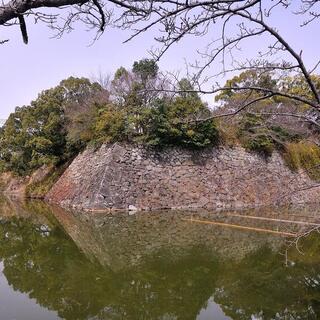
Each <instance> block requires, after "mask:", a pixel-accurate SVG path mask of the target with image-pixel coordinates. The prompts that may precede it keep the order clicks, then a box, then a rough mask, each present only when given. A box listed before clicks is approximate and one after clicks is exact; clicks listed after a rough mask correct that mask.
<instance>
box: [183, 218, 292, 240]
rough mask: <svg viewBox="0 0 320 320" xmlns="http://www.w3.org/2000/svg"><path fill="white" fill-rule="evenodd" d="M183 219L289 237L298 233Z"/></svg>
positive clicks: (196, 220)
mask: <svg viewBox="0 0 320 320" xmlns="http://www.w3.org/2000/svg"><path fill="white" fill-rule="evenodd" d="M182 220H183V221H189V222H197V223H204V224H213V225H217V226H222V227H228V228H236V229H242V230H251V231H257V232H266V233H273V234H279V235H283V236H289V237H296V236H297V234H295V233H291V232H281V231H275V230H270V229H261V228H253V227H245V226H240V225H238V224H229V223H223V222H216V221H207V220H198V219H184V218H182Z"/></svg>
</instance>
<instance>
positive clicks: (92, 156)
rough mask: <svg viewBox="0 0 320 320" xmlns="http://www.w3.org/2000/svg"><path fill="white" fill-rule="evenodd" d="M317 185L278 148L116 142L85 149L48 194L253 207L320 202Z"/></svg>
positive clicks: (84, 204)
mask: <svg viewBox="0 0 320 320" xmlns="http://www.w3.org/2000/svg"><path fill="white" fill-rule="evenodd" d="M314 184H315V182H313V181H311V180H310V179H309V177H308V176H307V175H306V174H305V173H304V172H299V173H295V172H292V171H290V169H289V168H288V167H287V166H286V165H285V163H284V161H283V159H282V158H281V156H280V155H279V154H278V153H274V154H273V156H272V157H270V158H268V159H264V158H262V157H260V156H259V155H257V154H253V153H248V152H246V151H245V150H244V149H243V148H240V147H236V148H232V149H231V148H212V149H208V150H205V151H186V150H182V149H177V148H171V149H165V150H162V151H154V150H148V149H145V148H142V147H133V146H127V145H119V144H113V145H103V146H102V147H101V148H100V149H98V150H96V151H94V150H92V149H87V150H86V151H84V152H83V153H82V154H80V155H79V156H78V157H77V158H76V159H75V160H74V161H73V163H72V164H71V165H70V167H69V168H68V169H67V170H66V172H65V173H64V174H63V175H62V177H61V178H60V179H59V180H58V182H57V183H56V184H55V185H54V187H53V188H52V190H51V191H50V192H49V194H48V196H47V199H48V200H49V201H51V202H54V203H58V204H60V205H62V206H66V207H76V208H81V209H85V210H92V211H94V210H97V211H99V210H107V209H112V210H113V209H119V210H123V209H125V210H126V209H130V208H132V209H135V208H136V209H138V210H156V209H165V208H171V209H193V208H207V209H227V208H245V207H255V206H261V205H274V204H285V203H307V202H318V201H319V199H320V198H319V195H320V188H310V187H311V186H313V185H314Z"/></svg>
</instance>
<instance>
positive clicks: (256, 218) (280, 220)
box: [228, 214, 320, 227]
mask: <svg viewBox="0 0 320 320" xmlns="http://www.w3.org/2000/svg"><path fill="white" fill-rule="evenodd" d="M228 216H232V217H240V218H247V219H255V220H266V221H275V222H285V223H295V224H303V225H308V226H319V227H320V224H319V223H313V222H305V221H294V220H285V219H275V218H265V217H256V216H247V215H242V214H228Z"/></svg>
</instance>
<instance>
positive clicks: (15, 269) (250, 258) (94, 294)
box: [0, 203, 320, 320]
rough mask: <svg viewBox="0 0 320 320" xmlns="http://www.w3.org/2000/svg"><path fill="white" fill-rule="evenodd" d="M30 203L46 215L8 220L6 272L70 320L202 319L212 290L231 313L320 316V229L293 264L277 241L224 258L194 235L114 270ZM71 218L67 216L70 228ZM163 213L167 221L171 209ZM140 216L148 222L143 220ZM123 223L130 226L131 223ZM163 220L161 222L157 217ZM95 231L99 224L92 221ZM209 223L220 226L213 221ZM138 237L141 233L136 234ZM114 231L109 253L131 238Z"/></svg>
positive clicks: (4, 229) (3, 233)
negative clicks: (89, 255) (200, 315)
mask: <svg viewBox="0 0 320 320" xmlns="http://www.w3.org/2000/svg"><path fill="white" fill-rule="evenodd" d="M24 209H25V212H27V211H28V210H29V211H31V212H37V215H35V214H33V215H32V214H30V215H26V214H25V215H17V217H12V215H11V216H10V215H7V218H3V219H2V220H1V223H0V239H1V246H0V259H1V260H2V261H3V264H4V274H5V276H6V277H7V279H8V282H9V284H10V285H11V286H12V287H13V288H14V289H15V290H18V291H21V292H25V293H27V294H28V295H29V296H30V297H32V298H35V299H36V300H37V302H38V303H39V304H41V305H43V306H45V307H47V308H48V309H51V310H55V311H57V312H58V314H59V316H60V317H62V318H64V319H67V320H68V319H70V320H71V319H72V320H73V319H90V318H93V319H139V320H140V319H195V318H196V315H197V314H198V313H199V310H201V308H203V307H205V305H206V301H208V300H209V299H210V297H211V296H212V295H213V297H214V300H215V301H216V302H217V303H219V304H220V305H221V307H222V309H223V311H224V312H225V314H226V315H228V316H229V317H231V318H232V319H239V320H242V319H251V316H252V315H256V316H257V318H258V319H260V318H261V319H298V318H299V319H316V318H317V317H319V316H320V308H319V300H320V296H319V293H320V290H319V289H320V288H319V281H318V280H319V275H320V263H319V262H320V261H319V260H320V257H319V255H318V252H319V249H320V248H319V247H320V239H319V237H317V236H316V235H314V236H312V237H310V238H308V239H306V240H304V242H303V243H301V247H302V249H303V250H304V252H305V254H304V255H300V254H298V253H297V252H296V251H294V250H293V249H292V250H291V251H289V261H290V262H291V263H289V267H287V268H286V267H285V265H284V263H283V259H282V257H281V256H280V255H279V254H278V253H276V252H275V251H274V250H272V249H270V246H269V245H266V246H264V247H261V246H260V247H259V246H258V247H257V248H256V249H253V250H252V251H251V252H249V253H247V254H246V255H245V256H241V257H240V258H239V257H238V258H237V259H235V258H234V256H233V255H231V256H230V255H228V254H227V253H226V251H224V252H225V253H224V254H223V258H222V254H221V252H220V253H219V254H218V253H217V251H215V250H212V248H211V243H210V242H208V243H207V244H206V243H202V244H200V243H199V244H197V243H196V242H195V240H196V239H195V238H193V242H194V243H192V242H188V241H187V243H188V245H185V246H183V242H181V243H178V244H176V245H175V247H174V248H173V245H172V243H171V244H169V243H166V241H163V242H159V243H161V246H160V245H159V246H157V247H156V248H153V249H152V250H151V249H148V247H147V246H145V251H144V253H143V255H142V256H141V258H140V259H139V260H135V263H132V264H130V263H128V264H127V266H126V267H125V268H120V269H114V271H112V270H111V268H108V266H102V265H101V264H100V263H98V262H97V261H95V260H94V259H91V261H90V260H89V259H87V258H86V256H85V255H84V253H83V252H82V251H81V250H79V249H78V247H77V246H76V245H75V243H74V242H73V241H72V240H71V239H70V237H69V236H68V235H67V234H66V233H65V232H64V231H63V230H62V228H61V227H60V226H59V224H58V223H57V221H56V220H55V218H54V217H53V216H50V215H49V214H48V210H49V209H48V207H46V206H43V205H41V203H35V204H25V205H24ZM59 214H60V215H61V212H60V213H59ZM36 217H38V218H36ZM59 221H61V222H62V218H61V216H60V217H59ZM72 221H73V220H68V221H65V223H67V222H68V223H69V228H71V225H72V223H71V222H72ZM133 221H134V220H132V222H131V223H139V221H140V220H139V219H138V218H137V219H135V221H136V222H133ZM161 221H162V222H161V223H162V224H165V222H164V221H163V217H162V218H161ZM140 222H143V224H145V221H144V220H143V219H142V221H140ZM154 223H155V222H154ZM120 224H121V225H122V227H125V228H126V230H127V228H128V225H124V224H123V221H122V222H121V223H120ZM170 224H172V219H170ZM147 227H148V228H150V225H147ZM155 227H156V229H158V228H159V225H158V224H157V223H155ZM120 229H121V228H120V227H119V228H118V229H117V230H118V231H120ZM70 230H71V229H70ZM77 230H78V231H79V230H80V231H81V230H82V229H77ZM90 230H91V231H92V232H93V231H94V229H92V225H91V227H90ZM103 230H104V231H106V229H104V228H102V229H100V230H99V228H98V227H97V228H96V232H97V234H96V235H95V237H92V238H91V239H90V241H92V242H94V239H97V238H99V237H100V238H101V237H102V234H101V232H102V231H103ZM107 230H109V231H111V230H110V229H107ZM203 230H204V229H203ZM151 231H152V230H151ZM189 231H190V230H189ZM208 231H210V232H211V233H212V229H208ZM179 232H180V231H179ZM126 233H128V230H127V231H126ZM187 234H188V235H191V234H192V233H187ZM122 236H123V235H122ZM158 236H159V237H161V236H163V235H161V234H159V235H158ZM202 236H203V233H202ZM129 237H131V239H132V241H133V240H134V238H133V235H132V234H129ZM222 238H223V237H222ZM106 239H107V240H108V241H109V243H108V242H104V241H101V242H100V243H99V244H98V246H99V248H100V249H101V250H102V246H103V244H105V250H106V251H109V248H108V246H112V247H113V248H112V250H113V252H112V255H111V256H110V257H113V256H114V254H115V252H116V251H117V250H118V252H123V251H122V249H123V248H121V247H123V246H125V245H128V242H127V243H126V242H125V241H124V240H125V237H124V236H123V239H122V240H121V241H116V240H117V237H116V235H115V234H113V235H112V237H108V236H107V237H106ZM147 239H148V237H147V238H146V239H145V240H147ZM224 239H226V241H229V239H228V238H224ZM118 240H119V239H118ZM140 240H141V241H142V236H141V238H140ZM128 241H129V240H128ZM152 241H156V238H152ZM93 245H94V244H93V243H92V244H90V247H91V246H93ZM219 245H223V241H222V242H221V243H219ZM117 246H119V248H117ZM226 246H228V244H226ZM86 248H89V246H87V247H86ZM133 248H134V247H133V246H130V249H133ZM100 249H99V250H100ZM140 249H141V248H139V250H138V252H139V253H142V251H141V250H140ZM239 250H240V248H239ZM222 252H223V251H222ZM133 254H134V253H133ZM125 261H128V262H130V260H125ZM293 262H294V263H293ZM259 316H260V318H259Z"/></svg>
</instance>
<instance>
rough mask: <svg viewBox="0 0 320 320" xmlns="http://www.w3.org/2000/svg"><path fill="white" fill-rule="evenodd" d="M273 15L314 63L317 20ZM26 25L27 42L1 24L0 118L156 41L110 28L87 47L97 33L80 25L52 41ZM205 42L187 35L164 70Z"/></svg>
mask: <svg viewBox="0 0 320 320" xmlns="http://www.w3.org/2000/svg"><path fill="white" fill-rule="evenodd" d="M272 19H273V21H274V23H275V24H276V25H277V27H279V29H280V30H281V32H282V34H283V35H284V36H285V37H286V38H287V39H288V41H289V42H291V43H292V44H293V45H294V47H295V48H296V49H298V50H299V51H300V49H303V55H304V57H305V59H306V61H307V62H308V64H309V65H310V67H311V65H312V63H314V62H315V61H316V59H317V58H318V57H319V51H320V50H319V49H320V43H319V41H318V35H319V30H318V28H317V24H313V25H311V26H309V27H307V28H306V29H304V30H303V31H297V30H298V24H299V21H298V20H297V19H296V18H292V16H291V15H287V14H286V12H285V11H282V12H279V13H277V14H275V15H274V16H273V17H272ZM28 29H29V40H30V43H29V44H28V45H24V44H23V42H22V40H21V35H20V33H19V30H18V29H17V27H10V28H4V27H0V36H1V39H4V38H6V37H9V38H10V42H9V43H7V44H5V45H1V46H0V90H1V91H0V118H7V116H8V114H9V113H10V112H12V111H13V110H14V108H15V107H16V106H20V105H23V104H28V103H30V101H31V100H32V99H35V98H36V97H37V94H38V93H39V92H40V91H41V90H43V89H47V88H50V87H53V86H55V85H57V84H58V83H59V82H60V81H61V80H62V79H64V78H66V77H68V76H71V75H72V76H85V77H91V76H92V75H94V74H98V73H99V72H100V71H101V72H105V73H113V72H114V71H115V70H116V69H117V68H118V67H120V66H125V67H130V66H131V65H132V63H133V62H134V61H135V60H139V59H141V58H143V57H148V50H149V49H151V47H152V46H154V45H155V44H156V43H155V41H154V39H153V37H154V34H152V33H147V34H143V35H141V36H140V37H138V38H136V39H135V40H133V41H131V42H129V43H127V44H123V43H122V42H123V41H124V40H125V39H126V37H127V36H128V33H127V32H124V31H121V30H116V29H108V30H107V31H106V32H105V33H104V34H103V35H102V36H101V38H100V39H99V40H98V41H96V42H95V43H94V44H93V45H92V46H89V44H90V42H91V40H92V38H93V36H94V34H93V33H90V32H86V31H85V30H83V29H81V28H77V29H76V30H75V31H73V32H72V33H70V34H66V35H65V36H64V37H63V38H62V39H51V38H50V35H52V32H51V30H49V29H48V28H47V27H46V26H44V25H40V24H39V25H32V21H29V22H28ZM209 36H210V35H209ZM207 40H208V38H207V39H197V40H195V39H193V38H187V39H186V40H184V41H182V42H180V43H179V44H178V45H177V46H175V47H173V48H172V49H171V50H170V51H169V52H168V53H167V55H166V56H164V58H163V59H162V60H161V61H160V63H159V65H160V68H161V69H162V70H170V71H174V70H183V69H184V66H185V59H187V60H189V61H192V60H194V59H195V57H196V55H195V53H196V50H197V49H200V48H203V47H204V46H205V44H206V42H207ZM263 44H264V39H259V38H257V39H256V41H255V42H253V43H251V44H250V45H248V47H246V49H245V50H244V51H243V52H242V55H244V56H246V55H248V56H250V55H252V54H253V52H255V51H256V50H258V49H259V47H260V46H263ZM214 71H215V70H213V71H212V72H214Z"/></svg>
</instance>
